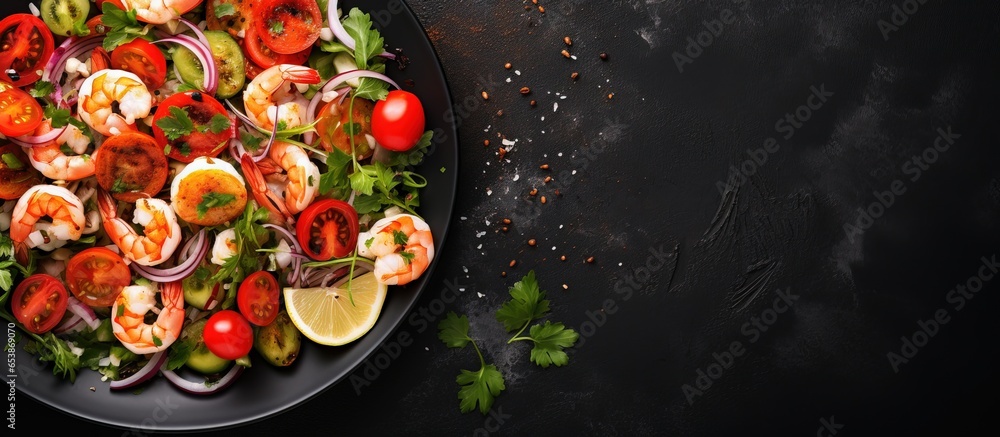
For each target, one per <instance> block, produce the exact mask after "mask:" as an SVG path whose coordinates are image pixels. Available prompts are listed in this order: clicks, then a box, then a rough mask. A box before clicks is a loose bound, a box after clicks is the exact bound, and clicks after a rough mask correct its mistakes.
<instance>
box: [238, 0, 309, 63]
mask: <svg viewBox="0 0 1000 437" xmlns="http://www.w3.org/2000/svg"><path fill="white" fill-rule="evenodd" d="M254 9H255V10H254V14H255V18H254V25H253V26H251V27H255V28H256V31H257V33H258V34H259V35H260V38H261V39H262V40H263V41H264V45H266V46H267V47H270V48H271V50H274V51H275V52H277V53H284V54H292V53H298V52H301V51H303V50H308V49H309V47H310V46H312V45H313V43H315V42H316V40H318V39H319V30H320V28H321V27H322V26H323V15H322V13H321V12H320V10H319V4H317V3H316V1H315V0H258V1H257V4H256V5H255V6H254Z"/></svg>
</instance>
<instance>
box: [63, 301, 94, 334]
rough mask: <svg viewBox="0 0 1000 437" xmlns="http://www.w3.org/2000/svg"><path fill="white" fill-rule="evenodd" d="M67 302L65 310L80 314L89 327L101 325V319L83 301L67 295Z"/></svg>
mask: <svg viewBox="0 0 1000 437" xmlns="http://www.w3.org/2000/svg"><path fill="white" fill-rule="evenodd" d="M68 303H69V304H68V305H67V306H66V310H67V311H69V312H71V313H73V314H76V315H78V316H80V318H81V319H83V321H84V323H86V324H87V326H89V327H90V329H97V327H98V326H101V321H100V320H99V319H98V318H97V314H96V313H94V310H93V309H92V308H90V307H89V306H87V305H85V304H84V303H83V302H80V300H79V299H77V298H76V297H74V296H70V297H69V302H68Z"/></svg>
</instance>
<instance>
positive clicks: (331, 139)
mask: <svg viewBox="0 0 1000 437" xmlns="http://www.w3.org/2000/svg"><path fill="white" fill-rule="evenodd" d="M374 108H375V102H372V101H371V100H368V99H360V98H355V99H354V104H353V108H352V104H351V99H344V101H343V103H339V104H338V101H337V100H331V101H330V103H327V104H326V105H325V106H323V109H321V110H320V111H319V113H318V114H317V115H316V132H318V133H319V139H320V144H321V145H322V146H323V149H325V150H327V151H331V150H333V148H334V147H336V148H338V149H340V150H341V151H342V152H344V153H346V154H348V155H350V154H351V153H352V152H351V139H350V137H349V136H348V135H347V132H348V131H349V130H350V132H351V133H353V136H354V154H356V155H357V157H358V159H366V158H368V157H370V156H372V153H373V152H374V151H373V150H372V148H371V147H370V146H368V140H367V139H366V137H365V134H371V133H372V111H373V110H374ZM352 109H353V114H354V115H353V117H348V114H349V113H351V112H352V111H351V110H352ZM349 123H350V124H349ZM348 126H351V127H350V128H348Z"/></svg>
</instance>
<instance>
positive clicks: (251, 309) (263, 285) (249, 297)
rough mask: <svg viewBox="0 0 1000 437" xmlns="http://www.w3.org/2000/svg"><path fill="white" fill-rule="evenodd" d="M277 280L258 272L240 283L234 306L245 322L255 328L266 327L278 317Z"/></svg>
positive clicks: (265, 272) (264, 272) (269, 274)
mask: <svg viewBox="0 0 1000 437" xmlns="http://www.w3.org/2000/svg"><path fill="white" fill-rule="evenodd" d="M280 293H281V291H280V290H279V286H278V280H277V279H274V275H272V274H271V273H270V272H267V271H264V270H260V271H256V272H253V273H251V274H250V276H247V277H246V279H244V280H243V282H242V283H240V288H239V291H237V294H236V304H237V306H239V308H240V313H242V314H243V317H246V318H247V321H249V322H250V323H253V324H254V325H257V326H267V325H270V324H271V322H273V321H274V319H275V318H276V317H278V310H279V308H278V296H279V294H280Z"/></svg>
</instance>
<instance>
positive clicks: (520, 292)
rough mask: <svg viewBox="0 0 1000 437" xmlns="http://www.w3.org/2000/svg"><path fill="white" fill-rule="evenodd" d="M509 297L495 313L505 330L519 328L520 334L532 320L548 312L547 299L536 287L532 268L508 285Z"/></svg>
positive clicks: (536, 282) (543, 292)
mask: <svg viewBox="0 0 1000 437" xmlns="http://www.w3.org/2000/svg"><path fill="white" fill-rule="evenodd" d="M510 297H511V300H509V301H507V302H505V303H504V304H503V306H501V307H500V309H499V310H498V311H497V313H496V318H497V320H498V321H500V323H503V327H504V329H506V330H507V332H512V331H514V330H515V329H518V328H520V329H521V330H520V331H518V334H520V333H521V332H523V331H524V329H525V328H527V327H528V324H529V323H531V321H532V320H535V319H537V318H539V317H542V316H544V315H545V313H547V312H549V301H548V299H545V291H543V290H540V289H539V288H538V281H536V280H535V271H534V270H532V271H529V272H528V274H527V275H525V276H524V277H523V278H522V279H521V280H520V281H518V282H516V283H514V286H513V287H510Z"/></svg>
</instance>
